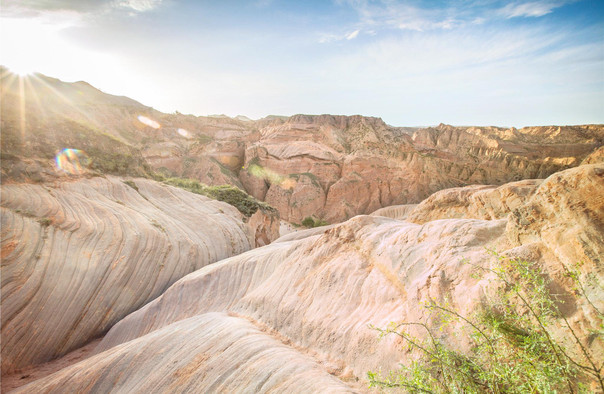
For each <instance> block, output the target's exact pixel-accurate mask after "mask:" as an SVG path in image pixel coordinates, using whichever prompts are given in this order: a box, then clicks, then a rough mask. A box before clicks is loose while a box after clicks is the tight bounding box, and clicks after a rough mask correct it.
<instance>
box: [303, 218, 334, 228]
mask: <svg viewBox="0 0 604 394" xmlns="http://www.w3.org/2000/svg"><path fill="white" fill-rule="evenodd" d="M328 224H329V223H327V222H326V221H325V220H323V219H318V218H314V217H312V216H307V217H305V218H304V219H303V220H302V226H304V227H307V228H314V227H321V226H327V225H328Z"/></svg>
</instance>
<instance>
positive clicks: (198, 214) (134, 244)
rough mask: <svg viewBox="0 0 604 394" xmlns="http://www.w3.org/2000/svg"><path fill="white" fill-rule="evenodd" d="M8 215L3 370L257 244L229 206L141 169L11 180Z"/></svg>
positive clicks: (87, 335)
mask: <svg viewBox="0 0 604 394" xmlns="http://www.w3.org/2000/svg"><path fill="white" fill-rule="evenodd" d="M1 219H2V244H1V246H2V373H3V374H5V373H9V372H11V371H14V370H16V369H19V368H23V367H26V366H29V365H32V364H37V363H41V362H44V361H47V360H50V359H52V358H55V357H57V356H60V355H63V354H65V353H67V352H69V351H70V350H73V349H74V348H77V347H79V346H82V345H83V344H85V343H87V342H88V341H90V340H92V339H94V338H95V337H97V336H99V335H101V334H103V333H104V332H105V331H107V330H108V329H109V328H110V327H111V326H113V324H115V323H116V322H117V321H119V320H120V319H121V318H123V317H124V316H125V315H127V314H128V313H130V312H132V311H134V310H137V309H138V308H140V307H141V306H143V305H145V304H146V303H147V302H149V301H150V300H153V299H154V298H156V297H157V296H159V295H160V294H162V293H163V291H164V290H165V289H166V288H167V287H169V286H170V285H171V284H172V283H174V282H175V281H176V280H178V279H180V278H181V277H183V276H184V275H186V274H188V273H189V272H192V271H195V270H197V269H199V268H201V267H203V266H205V265H207V264H211V263H213V262H215V261H218V260H222V259H224V258H226V257H229V256H232V255H235V254H239V253H241V252H244V251H246V250H248V249H250V248H251V247H253V246H254V233H253V232H252V230H251V229H250V228H249V227H248V225H246V224H244V223H243V220H242V219H243V217H242V215H241V214H240V213H239V212H238V211H237V210H236V209H235V208H234V207H232V206H231V205H228V204H226V203H222V202H218V201H214V200H210V199H209V198H206V197H203V196H199V195H196V194H193V193H189V192H186V191H184V190H181V189H178V188H175V187H171V186H167V185H163V184H160V183H157V182H154V181H150V180H147V179H142V178H137V179H132V180H128V181H123V180H122V179H120V178H116V177H112V176H107V177H96V178H91V179H80V180H78V181H72V182H58V183H57V184H55V185H51V184H47V185H45V186H42V185H31V184H18V185H17V184H15V185H12V184H11V185H3V186H2V208H1Z"/></svg>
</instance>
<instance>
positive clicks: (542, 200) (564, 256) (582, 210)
mask: <svg viewBox="0 0 604 394" xmlns="http://www.w3.org/2000/svg"><path fill="white" fill-rule="evenodd" d="M508 234H509V236H510V238H511V239H512V240H513V241H514V242H515V243H517V244H526V243H529V242H538V241H540V242H543V243H544V244H545V245H546V246H547V247H548V249H549V250H551V251H552V252H553V253H555V255H556V256H558V258H559V259H560V260H561V261H563V262H564V263H565V264H567V265H568V266H572V265H574V264H576V263H582V264H585V265H586V267H585V268H584V270H585V271H586V272H592V271H595V272H597V273H598V274H599V275H603V274H604V164H592V165H583V166H579V167H577V168H573V169H570V170H566V171H562V172H559V173H556V174H554V175H552V176H550V177H549V178H547V179H546V180H544V181H543V183H541V185H540V186H539V188H537V190H536V191H535V193H534V194H533V196H532V197H531V198H530V199H529V200H528V202H527V203H526V204H523V205H522V206H520V207H518V208H517V209H515V210H513V211H512V214H511V215H510V219H509V222H508ZM597 298H598V299H600V300H604V291H602V290H601V289H600V293H599V295H598V297H597Z"/></svg>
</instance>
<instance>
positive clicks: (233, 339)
mask: <svg viewBox="0 0 604 394" xmlns="http://www.w3.org/2000/svg"><path fill="white" fill-rule="evenodd" d="M603 190H604V165H602V164H596V165H585V166H580V167H578V168H576V169H570V170H566V171H563V172H559V173H556V174H554V175H553V176H551V177H549V178H547V179H546V180H544V181H543V182H538V181H531V182H526V183H520V184H519V183H515V184H512V185H506V187H503V188H476V187H470V188H468V189H466V190H463V189H462V190H459V189H457V190H453V191H451V194H450V196H447V195H446V192H442V194H441V196H440V197H438V198H436V197H435V199H434V200H433V202H434V201H435V200H437V199H440V200H442V201H449V204H450V206H451V207H452V211H453V214H452V215H449V214H448V213H447V212H446V211H445V210H443V211H441V212H440V215H441V216H444V217H449V216H453V217H457V216H459V215H460V212H468V213H469V215H470V216H472V215H473V214H475V215H477V216H479V217H480V218H477V219H472V218H469V219H468V218H453V219H439V218H438V217H437V216H438V215H432V216H431V217H430V220H419V219H417V221H420V222H422V223H423V224H417V223H411V222H408V221H401V220H396V219H391V218H386V217H380V216H357V217H355V218H353V219H350V220H348V221H347V222H345V223H342V224H339V225H336V226H331V227H330V228H327V229H313V232H309V233H308V234H305V235H301V234H294V235H298V238H299V239H297V240H296V239H293V240H282V241H280V242H275V243H272V244H270V245H268V246H265V247H263V248H257V249H254V250H251V251H248V252H246V253H243V254H241V255H238V256H234V257H231V258H228V259H226V260H223V261H221V262H218V263H215V264H212V265H209V266H206V267H204V268H202V269H200V270H198V271H196V272H194V273H192V274H189V275H187V276H185V277H184V278H182V279H180V280H179V281H177V282H176V283H175V284H173V285H172V286H171V287H170V288H168V289H167V290H166V291H165V292H164V293H163V294H162V295H161V296H160V297H158V298H157V299H155V300H154V301H152V302H150V303H149V304H147V305H145V306H144V307H142V308H141V309H139V310H138V311H136V312H133V313H132V314H130V315H129V316H127V317H126V318H124V319H123V320H121V321H120V322H119V323H117V324H116V325H115V326H113V327H112V328H111V330H110V331H109V333H108V334H107V335H106V336H105V338H104V339H103V340H102V342H101V343H100V345H99V346H98V348H97V349H96V352H97V354H96V355H95V356H94V357H92V358H90V359H88V360H84V361H82V362H80V363H78V364H75V365H73V366H71V367H69V368H66V369H64V370H62V371H59V372H57V373H55V374H53V375H50V376H48V377H46V378H43V379H41V380H38V381H36V382H34V383H32V384H30V385H28V386H25V387H23V389H22V391H23V392H28V391H36V392H57V391H60V390H61V389H63V388H64V387H73V388H75V389H77V390H82V391H91V390H95V389H99V390H101V389H103V388H113V389H117V390H130V389H134V388H136V389H138V388H139V387H140V388H141V390H142V389H143V387H149V388H151V387H152V388H153V389H155V390H159V391H162V390H163V391H166V390H170V385H172V384H174V382H180V383H181V384H182V386H181V387H192V385H193V384H195V385H197V387H204V388H206V389H207V390H213V389H225V390H229V389H233V388H235V387H236V388H237V390H238V391H271V390H281V389H282V388H287V387H289V388H291V387H295V388H304V389H308V390H310V391H314V390H316V387H317V386H313V385H314V384H315V383H316V384H319V385H323V387H322V388H321V389H320V391H324V390H327V391H330V390H331V391H336V392H337V391H341V390H360V391H364V390H365V389H366V386H365V385H364V383H363V379H364V377H365V373H366V372H367V371H368V370H377V369H380V368H381V369H382V370H389V369H393V368H396V366H397V364H398V363H399V362H401V361H403V362H405V361H408V360H409V359H410V358H411V359H412V358H413V353H409V352H406V351H405V350H403V349H401V344H402V343H401V342H400V341H399V340H397V339H396V337H393V336H390V337H386V338H384V339H383V340H382V341H378V338H377V333H376V332H375V331H373V330H371V329H370V328H369V327H368V325H369V324H374V325H376V326H385V325H386V324H388V323H389V322H391V321H411V322H413V321H424V322H426V323H427V324H430V325H432V326H433V327H437V326H438V319H433V318H432V316H431V313H430V311H429V310H427V309H425V308H424V307H423V306H422V305H423V304H424V303H425V302H428V301H436V302H439V303H442V302H445V300H448V302H449V303H450V305H451V306H453V307H455V309H456V310H457V311H459V313H461V314H462V315H468V314H470V313H471V312H472V311H474V310H476V309H477V308H478V307H479V305H480V303H481V300H482V299H484V297H485V296H486V295H488V294H491V293H492V292H493V291H495V289H494V288H492V287H491V285H490V282H489V275H486V276H483V277H476V276H474V275H472V273H473V272H474V265H479V266H484V267H493V266H495V265H496V264H497V261H496V260H493V259H490V258H489V257H488V256H487V255H486V253H485V248H486V247H488V248H492V249H496V250H498V251H500V252H501V253H503V254H505V255H508V256H512V257H518V258H522V259H526V260H529V261H534V262H536V263H538V264H540V265H541V266H542V267H543V269H544V270H545V272H546V275H548V276H549V277H550V278H551V279H552V281H553V282H552V286H555V287H556V289H557V292H558V293H559V294H561V295H563V296H564V297H565V298H566V300H567V301H568V303H567V304H565V308H564V310H565V312H564V313H565V314H566V318H567V319H568V320H569V322H570V324H571V325H572V326H573V328H574V329H575V330H576V333H579V335H580V338H581V340H582V341H583V346H585V347H586V349H589V351H592V352H594V354H596V355H597V357H598V358H599V359H602V357H604V345H603V343H602V341H601V338H596V339H594V340H588V338H589V335H588V334H589V331H588V330H589V327H594V326H597V324H599V323H598V318H599V317H598V316H597V314H594V313H593V311H592V309H591V307H590V306H589V305H587V304H586V301H585V300H584V299H577V298H575V297H574V296H573V292H572V286H571V283H570V282H569V280H568V278H567V277H566V276H565V275H564V266H565V265H566V264H570V263H575V262H576V261H577V259H580V260H581V261H583V266H582V267H583V268H582V274H581V275H583V276H584V277H587V276H589V275H595V276H596V277H597V278H598V279H599V280H600V281H601V280H602V279H603V277H604V273H603V272H602V261H601V256H602V250H603V248H604V239H603V238H602V237H603V232H602V228H603V227H602V223H603V221H604V209H603V207H604V204H603V203H602V197H601V196H602V195H604V194H603V193H602V191H603ZM472 196H474V197H472ZM501 196H507V197H508V199H507V200H506V201H504V202H501V201H500V197H501ZM456 200H457V203H455V201H456ZM496 201H499V202H496ZM426 204H427V203H426ZM426 204H425V205H426ZM415 209H416V210H417V212H426V211H425V210H424V209H425V208H423V207H422V204H420V205H419V206H418V207H416V208H415ZM505 210H508V213H507V214H506V212H505ZM412 215H413V213H412ZM416 217H417V215H416ZM436 219H438V220H436ZM562 223H565V225H562ZM313 233H314V234H313ZM587 292H588V295H589V297H590V299H591V300H592V302H593V303H594V304H595V305H596V306H598V307H600V308H602V307H604V305H603V304H604V294H602V292H601V290H599V289H598V288H597V287H594V288H590V289H588V290H587ZM457 324H458V323H455V324H452V325H450V326H447V327H445V328H444V329H443V331H441V332H440V334H439V335H440V336H441V339H443V340H446V341H447V343H449V344H450V345H452V346H456V347H458V348H460V349H461V350H462V351H463V349H467V347H468V346H469V344H468V343H465V342H463V340H461V339H460V338H459V337H456V336H453V335H452V333H453V332H457V331H458V330H459V327H458V325H457ZM417 334H418V335H421V333H420V332H419V331H418V333H417ZM178 338H179V339H178ZM183 338H186V340H183ZM456 338H457V339H456ZM143 359H144V360H145V362H139V361H137V360H143ZM294 366H298V368H297V369H295V371H292V370H290V369H288V368H293V367H294ZM325 372H327V373H329V374H326V373H325ZM296 382H297V383H296ZM138 385H140V386H138Z"/></svg>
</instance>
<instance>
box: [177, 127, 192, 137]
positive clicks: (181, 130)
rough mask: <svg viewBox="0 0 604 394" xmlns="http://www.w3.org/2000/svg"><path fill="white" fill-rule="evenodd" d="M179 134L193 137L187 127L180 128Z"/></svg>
mask: <svg viewBox="0 0 604 394" xmlns="http://www.w3.org/2000/svg"><path fill="white" fill-rule="evenodd" d="M178 134H180V135H182V136H183V137H185V138H191V135H190V134H189V132H188V131H187V130H185V129H178Z"/></svg>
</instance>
